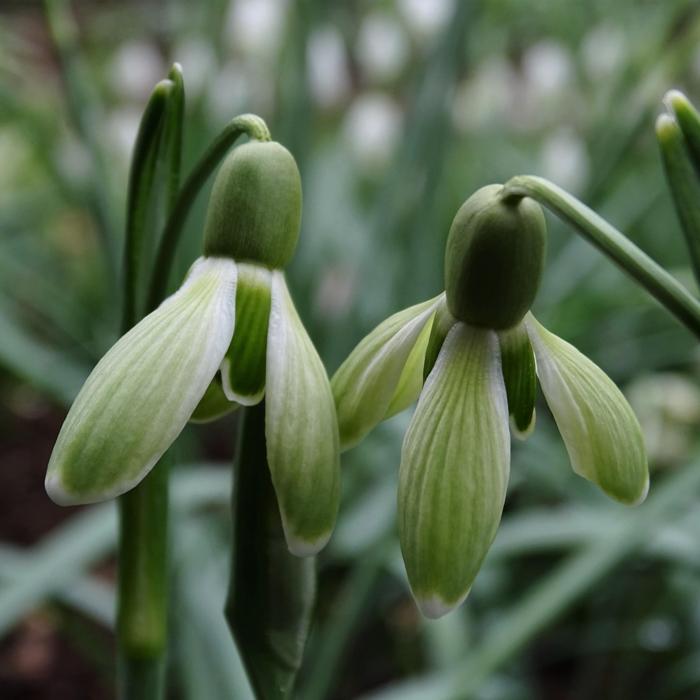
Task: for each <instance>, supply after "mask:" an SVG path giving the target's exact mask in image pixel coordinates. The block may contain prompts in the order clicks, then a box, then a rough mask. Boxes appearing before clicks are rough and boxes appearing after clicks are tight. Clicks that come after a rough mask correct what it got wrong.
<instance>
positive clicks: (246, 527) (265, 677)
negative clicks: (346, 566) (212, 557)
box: [225, 403, 316, 700]
mask: <svg viewBox="0 0 700 700" xmlns="http://www.w3.org/2000/svg"><path fill="white" fill-rule="evenodd" d="M241 413H243V412H241ZM266 453H267V449H266V444H265V406H264V403H261V404H259V405H257V406H254V407H252V408H247V409H245V413H244V414H243V415H242V417H241V427H240V432H239V436H238V453H237V456H236V460H235V478H234V486H233V497H232V515H233V537H232V552H231V578H230V582H229V592H228V598H227V601H226V611H225V613H226V619H227V621H228V623H229V626H230V628H231V632H232V634H233V637H234V639H235V641H236V644H237V646H238V651H239V653H240V655H241V659H242V660H243V663H244V665H245V667H246V670H247V672H248V675H249V678H250V682H251V685H252V686H253V688H254V690H255V693H256V695H257V697H258V698H260V699H261V700H273V699H279V700H282V699H283V698H288V697H290V693H291V691H292V687H293V684H294V678H295V676H296V674H297V671H298V670H299V667H300V666H301V661H302V656H303V652H304V646H305V644H306V637H307V634H308V630H309V623H310V621H311V614H312V610H313V605H314V598H315V588H316V570H315V561H314V558H313V557H306V558H299V557H295V556H294V555H292V554H290V553H289V550H288V549H287V544H286V542H285V538H284V532H283V530H282V521H281V518H280V513H279V507H278V505H277V498H276V496H275V491H274V488H273V486H272V480H271V478H270V469H269V467H268V464H267V454H266Z"/></svg>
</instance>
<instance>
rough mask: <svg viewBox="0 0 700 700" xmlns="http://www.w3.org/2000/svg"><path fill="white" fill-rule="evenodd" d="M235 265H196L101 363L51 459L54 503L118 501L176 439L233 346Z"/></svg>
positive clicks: (216, 261) (210, 261)
mask: <svg viewBox="0 0 700 700" xmlns="http://www.w3.org/2000/svg"><path fill="white" fill-rule="evenodd" d="M235 289H236V265H235V263H233V262H232V261H231V260H226V259H220V258H200V259H199V260H198V261H197V262H195V264H194V265H193V266H192V268H191V269H190V272H189V274H188V277H187V279H186V280H185V282H184V284H183V285H182V287H181V288H180V289H179V290H178V291H177V292H176V293H175V294H173V295H172V296H171V297H170V298H169V299H166V300H165V301H164V302H163V303H162V304H161V305H160V306H159V307H158V308H157V309H156V310H155V311H153V312H152V313H151V314H149V315H148V316H146V317H145V318H144V319H143V320H142V321H141V322H139V323H138V324H137V325H136V326H134V327H133V328H132V329H131V330H130V331H129V332H128V333H127V334H126V335H124V336H123V337H122V338H120V339H119V340H118V341H117V343H116V344H115V345H114V346H113V347H112V348H111V349H110V350H109V352H107V354H106V355H105V356H104V357H103V358H102V359H101V360H100V361H99V362H98V364H97V366H96V367H95V369H94V370H93V371H92V373H91V374H90V376H89V377H88V379H87V381H86V382H85V384H84V386H83V388H82V389H81V390H80V393H79V394H78V396H77V398H76V399H75V401H74V403H73V405H72V406H71V409H70V411H69V412H68V416H67V417H66V420H65V422H64V423H63V427H62V428H61V432H60V434H59V436H58V440H57V441H56V445H55V447H54V449H53V453H52V454H51V459H50V461H49V467H48V471H47V475H46V490H47V492H48V494H49V496H51V498H52V499H53V500H54V501H55V502H56V503H59V504H62V505H69V504H77V503H92V502H95V501H101V500H105V499H107V498H112V497H114V496H118V495H119V494H122V493H124V492H125V491H128V490H129V489H130V488H132V487H133V486H135V485H136V484H137V483H138V482H139V481H141V479H143V477H144V476H146V474H147V473H148V472H149V471H150V470H151V468H152V467H153V466H154V465H155V463H156V462H157V461H158V459H160V457H161V456H162V454H163V453H164V452H165V450H167V449H168V447H169V446H170V445H171V443H172V442H173V441H174V440H175V438H176V437H177V436H178V435H179V434H180V432H181V431H182V429H183V427H184V426H185V424H186V423H187V420H188V419H189V417H190V416H191V415H192V412H193V411H194V409H195V407H196V406H197V404H198V403H199V401H200V399H201V398H202V396H203V395H204V392H205V391H206V389H207V386H208V385H209V382H210V381H211V379H212V377H213V376H214V374H215V373H216V370H217V368H218V367H219V365H220V364H221V359H222V357H223V356H224V353H225V352H226V348H227V347H228V344H229V343H230V342H231V335H232V333H233V324H234V299H235Z"/></svg>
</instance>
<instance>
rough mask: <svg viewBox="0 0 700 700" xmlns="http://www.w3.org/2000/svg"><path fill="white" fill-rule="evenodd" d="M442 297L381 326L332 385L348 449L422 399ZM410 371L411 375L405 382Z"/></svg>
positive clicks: (361, 343)
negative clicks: (430, 329)
mask: <svg viewBox="0 0 700 700" xmlns="http://www.w3.org/2000/svg"><path fill="white" fill-rule="evenodd" d="M442 297H443V295H440V296H439V297H436V298H434V299H431V300H430V301H426V302H423V303H422V304H417V305H416V306H411V307H410V308H408V309H405V310H404V311H399V312H398V313H396V314H394V315H393V316H390V317H389V318H388V319H386V321H384V322H382V323H380V324H379V325H378V326H377V327H376V328H375V329H374V330H373V331H372V332H371V333H370V334H369V335H368V336H366V337H365V338H364V339H363V340H362V341H360V344H359V345H358V346H357V347H356V348H355V349H354V350H353V351H352V352H351V353H350V355H349V356H348V358H347V359H346V360H345V362H343V364H342V365H341V366H340V368H339V369H338V371H337V372H336V373H335V375H333V379H332V381H331V386H332V387H333V396H334V398H335V404H336V408H337V411H338V427H339V429H340V442H341V445H342V447H343V449H347V448H348V447H352V446H353V445H355V444H357V443H358V442H359V441H360V440H361V439H362V438H363V437H364V436H365V435H366V434H367V433H368V432H369V431H370V430H371V429H372V428H373V427H374V426H375V425H377V423H379V422H380V421H382V420H384V418H386V417H387V414H389V413H396V412H397V411H398V410H402V409H403V408H406V407H407V406H409V405H410V404H411V403H412V402H413V401H415V400H416V398H418V394H419V393H420V389H421V386H422V376H421V375H422V371H423V362H422V359H421V358H422V357H423V356H424V355H425V347H426V346H427V344H428V338H429V337H430V335H429V332H425V333H423V330H424V328H425V327H426V325H429V322H430V321H431V320H432V317H433V315H434V313H435V309H436V307H437V304H438V302H439V300H440V299H441V298H442ZM419 339H420V340H421V344H420V345H418V340H419ZM417 345H418V347H417V350H416V353H415V354H414V355H413V356H412V355H411V353H412V350H413V349H414V347H416V346H417ZM411 359H412V360H413V361H411V362H409V360H411ZM404 368H407V373H406V375H405V376H403V377H402V374H403V371H404ZM395 397H396V399H395V400H394V398H395Z"/></svg>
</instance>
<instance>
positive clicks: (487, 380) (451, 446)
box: [398, 323, 510, 617]
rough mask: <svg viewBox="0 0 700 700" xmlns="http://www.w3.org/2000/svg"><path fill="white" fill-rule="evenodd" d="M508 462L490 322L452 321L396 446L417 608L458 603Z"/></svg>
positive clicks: (483, 546) (490, 527)
mask: <svg viewBox="0 0 700 700" xmlns="http://www.w3.org/2000/svg"><path fill="white" fill-rule="evenodd" d="M509 470H510V435H509V432H508V405H507V400H506V391H505V387H504V385H503V377H502V375H501V367H500V362H499V354H498V339H497V338H496V334H495V333H494V332H493V331H490V330H484V329H476V328H472V327H470V326H467V325H466V324H464V323H457V324H456V325H454V326H453V327H452V329H451V330H450V332H449V333H448V335H447V338H446V339H445V342H444V344H443V347H442V350H441V351H440V354H439V356H438V359H437V362H436V363H435V367H434V368H433V371H432V372H431V373H430V376H429V377H428V380H427V381H426V384H425V387H424V388H423V391H422V392H421V396H420V399H419V401H418V407H417V408H416V412H415V414H414V416H413V420H412V421H411V425H410V426H409V429H408V432H407V433H406V437H405V439H404V443H403V450H402V453H401V469H400V474H399V498H398V506H399V536H400V539H401V550H402V552H403V557H404V561H405V562H406V571H407V572H408V578H409V581H410V583H411V588H412V589H413V593H414V595H415V597H416V600H417V602H418V605H419V606H420V608H421V610H422V612H423V613H424V614H425V615H426V616H428V617H440V616H441V615H444V614H445V613H447V612H449V611H450V610H451V609H452V608H454V607H456V606H457V605H459V604H460V603H461V602H462V601H463V600H464V598H465V597H466V595H467V593H468V592H469V588H470V587H471V585H472V582H473V581H474V578H475V577H476V574H477V572H478V571H479V568H480V567H481V563H482V561H483V559H484V557H485V556H486V552H487V551H488V549H489V547H490V546H491V542H492V541H493V538H494V536H495V534H496V529H497V527H498V523H499V522H500V519H501V513H502V511H503V502H504V500H505V495H506V487H507V484H508V474H509Z"/></svg>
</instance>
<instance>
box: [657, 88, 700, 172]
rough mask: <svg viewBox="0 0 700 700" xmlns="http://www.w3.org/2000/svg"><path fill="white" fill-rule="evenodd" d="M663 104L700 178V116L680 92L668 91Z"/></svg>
mask: <svg viewBox="0 0 700 700" xmlns="http://www.w3.org/2000/svg"><path fill="white" fill-rule="evenodd" d="M664 104H665V105H666V108H667V109H668V110H669V112H671V113H672V114H673V116H674V117H675V120H676V122H677V123H678V126H679V127H680V130H681V132H682V133H683V138H684V139H685V142H686V144H687V146H688V151H689V154H690V156H691V159H692V161H693V164H694V166H695V171H696V173H697V174H698V175H699V176H700V114H698V112H697V110H696V109H695V107H693V105H692V104H691V102H690V100H689V99H688V98H687V97H686V96H685V95H684V94H683V93H682V92H681V91H680V90H669V91H668V92H667V93H666V94H665V95H664Z"/></svg>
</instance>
